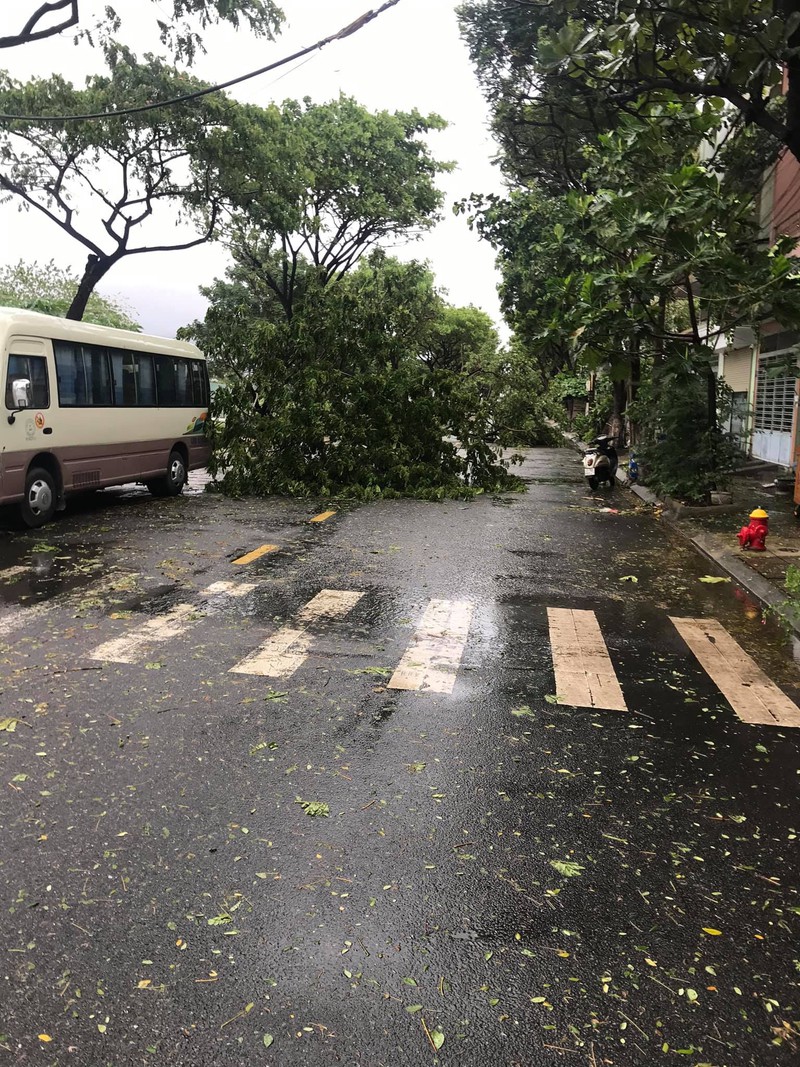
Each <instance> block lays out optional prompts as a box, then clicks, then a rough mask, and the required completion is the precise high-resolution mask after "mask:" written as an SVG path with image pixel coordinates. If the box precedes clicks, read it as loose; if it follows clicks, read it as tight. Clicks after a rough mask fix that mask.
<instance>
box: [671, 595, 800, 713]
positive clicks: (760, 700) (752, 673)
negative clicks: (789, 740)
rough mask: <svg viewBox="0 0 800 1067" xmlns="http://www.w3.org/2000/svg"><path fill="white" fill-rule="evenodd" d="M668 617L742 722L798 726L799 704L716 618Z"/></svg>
mask: <svg viewBox="0 0 800 1067" xmlns="http://www.w3.org/2000/svg"><path fill="white" fill-rule="evenodd" d="M670 621H671V622H672V624H673V625H674V627H675V629H676V630H677V631H678V633H679V634H680V635H681V637H682V638H683V639H684V641H685V642H686V644H687V645H688V646H689V648H690V649H691V650H692V652H693V653H694V655H695V657H696V658H697V660H698V662H699V663H700V666H701V667H702V668H703V670H704V671H705V672H706V674H707V675H708V676H709V678H710V679H711V680H712V682H714V684H715V685H716V686H717V688H718V689H719V690H720V692H721V693H722V695H723V696H724V697H725V699H726V700H727V701H728V703H729V704H730V705H731V707H732V708H733V710H734V711H735V712H736V714H737V715H738V717H739V718H740V719H741V720H742V722H747V723H751V724H752V725H754V726H800V708H798V707H797V705H796V704H794V703H793V702H792V701H791V700H790V699H789V698H788V697H787V696H786V694H785V693H782V692H781V690H780V689H779V688H778V687H777V686H776V685H775V684H774V682H771V681H770V680H769V678H768V677H767V676H766V674H764V672H763V671H762V670H761V668H760V667H759V666H758V664H757V663H756V662H755V660H753V659H752V658H751V657H750V656H748V654H747V653H746V652H745V650H744V649H743V648H742V647H741V646H740V645H739V644H737V642H736V641H734V639H733V638H732V637H731V635H730V634H729V633H728V631H727V630H726V629H725V628H724V626H722V625H721V624H720V623H718V622H717V620H716V619H676V618H673V617H672V616H670Z"/></svg>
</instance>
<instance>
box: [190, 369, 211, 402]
mask: <svg viewBox="0 0 800 1067" xmlns="http://www.w3.org/2000/svg"><path fill="white" fill-rule="evenodd" d="M203 366H204V365H203V364H202V363H201V362H200V360H199V359H193V360H192V396H193V398H194V404H195V407H199V408H206V407H208V389H207V388H206V376H205V375H204V374H203Z"/></svg>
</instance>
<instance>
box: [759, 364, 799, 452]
mask: <svg viewBox="0 0 800 1067" xmlns="http://www.w3.org/2000/svg"><path fill="white" fill-rule="evenodd" d="M792 355H793V352H792V351H791V350H790V351H788V352H776V353H775V354H774V355H769V356H762V357H761V358H760V359H759V361H758V379H757V383H756V406H755V429H756V430H777V431H779V432H781V433H791V429H792V415H793V412H794V393H795V383H796V381H797V374H796V373H794V374H786V373H782V372H781V370H780V369H779V368H785V367H786V365H787V362H788V361H789V359H790V357H791V356H792Z"/></svg>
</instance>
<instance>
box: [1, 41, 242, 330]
mask: <svg viewBox="0 0 800 1067" xmlns="http://www.w3.org/2000/svg"><path fill="white" fill-rule="evenodd" d="M201 84H202V83H200V82H197V81H196V80H195V79H193V78H190V77H189V76H187V75H186V74H183V73H180V72H179V71H177V70H175V69H174V68H173V67H170V66H168V65H167V64H165V63H163V62H162V61H161V60H159V59H155V58H153V57H152V56H151V57H149V58H147V59H146V60H145V61H144V62H143V63H138V62H137V61H136V60H135V59H134V58H133V56H131V55H130V53H128V52H127V51H125V50H124V49H115V50H113V51H112V53H111V54H110V71H109V73H108V74H107V75H102V76H100V75H95V76H92V77H90V78H89V79H87V85H86V88H85V89H76V88H75V87H74V86H72V85H71V84H70V83H69V82H66V81H64V79H62V78H61V77H60V76H58V75H54V76H53V77H52V78H48V79H33V80H32V81H30V82H27V83H24V84H20V83H18V82H15V81H13V80H12V79H11V78H10V77H8V75H5V74H0V110H4V111H10V112H14V113H24V114H37V113H41V114H47V113H53V112H56V113H59V114H65V115H69V114H83V113H85V112H89V111H113V110H114V109H115V108H117V107H122V106H125V105H129V104H136V103H146V102H148V101H150V100H152V99H153V97H160V96H170V95H175V94H176V93H179V92H183V91H187V90H191V89H192V88H195V87H198V86H200V85H201ZM245 111H246V109H244V108H242V107H240V106H239V105H237V104H236V103H235V102H234V101H232V100H230V99H228V98H226V97H225V96H223V95H221V94H215V95H213V96H207V97H203V98H202V99H200V100H195V101H192V102H190V103H187V104H184V105H183V106H181V107H180V108H164V109H162V110H159V111H155V112H149V113H147V114H146V115H142V116H132V117H131V116H128V117H126V118H124V119H114V118H109V119H105V120H103V121H94V122H87V121H84V122H49V121H42V122H36V121H17V122H13V123H8V124H7V125H6V126H4V127H2V128H0V194H2V195H1V196H0V199H3V200H10V199H13V200H15V201H16V202H17V203H18V204H19V206H20V207H21V208H24V209H26V210H29V209H30V210H34V211H38V212H40V213H41V214H42V215H44V216H45V217H46V218H48V219H50V221H51V222H53V223H54V224H55V225H57V226H59V227H60V228H61V229H62V230H64V231H65V232H66V233H67V234H68V235H69V236H70V237H72V238H73V239H74V240H75V241H76V242H77V243H78V244H80V245H82V246H83V248H84V250H85V251H86V252H88V259H87V261H86V267H85V270H84V272H83V275H82V277H81V281H80V285H79V287H78V290H77V292H76V295H75V299H74V302H73V303H72V305H71V306H70V308H69V309H68V311H67V316H68V317H69V318H77V319H80V318H81V317H82V315H83V312H84V310H85V307H86V302H87V300H88V298H89V296H90V294H91V293H92V291H93V290H94V288H95V286H96V285H97V283H98V282H99V281H100V280H101V279H102V278H103V277H104V276H105V275H106V274H107V272H108V271H109V270H110V269H111V268H112V267H113V266H114V264H116V263H118V262H119V261H120V260H121V259H122V258H123V257H125V256H132V255H141V254H143V253H146V252H150V251H170V250H180V249H187V248H192V247H194V246H196V245H198V244H202V243H203V242H205V241H209V240H211V239H212V238H213V237H215V236H216V234H217V232H218V227H219V223H220V218H221V213H222V209H223V206H224V204H226V203H228V202H229V199H230V197H232V196H233V197H235V196H238V195H239V194H240V192H241V175H242V174H243V173H245V172H246V162H245V161H246V159H247V128H246V127H245V126H244V124H243V115H244V114H245ZM176 219H177V221H178V223H180V224H182V225H180V226H179V227H178V228H176V225H175V223H176Z"/></svg>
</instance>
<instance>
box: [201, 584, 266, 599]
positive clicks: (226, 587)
mask: <svg viewBox="0 0 800 1067" xmlns="http://www.w3.org/2000/svg"><path fill="white" fill-rule="evenodd" d="M257 588H258V586H257V585H256V583H255V582H214V583H213V584H212V585H209V586H208V588H207V589H203V590H202V591H201V593H200V596H223V595H224V596H232V597H240V596H247V594H248V593H252V592H253V590H254V589H257Z"/></svg>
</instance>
